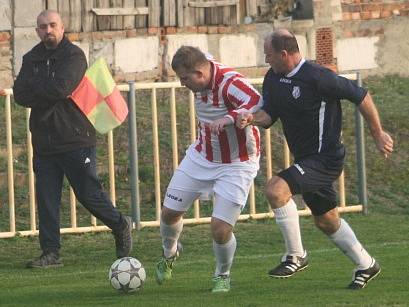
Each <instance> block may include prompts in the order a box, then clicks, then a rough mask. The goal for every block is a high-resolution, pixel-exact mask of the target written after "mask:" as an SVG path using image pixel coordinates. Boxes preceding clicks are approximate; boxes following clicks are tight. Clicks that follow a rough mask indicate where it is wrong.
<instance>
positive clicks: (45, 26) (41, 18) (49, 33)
mask: <svg viewBox="0 0 409 307" xmlns="http://www.w3.org/2000/svg"><path fill="white" fill-rule="evenodd" d="M36 31H37V35H38V37H39V38H40V39H41V41H42V42H43V43H44V45H45V47H46V48H47V49H55V48H57V46H58V44H59V43H60V42H61V40H62V39H63V37H64V25H63V23H62V20H61V16H60V14H58V12H57V11H54V10H44V11H42V12H41V13H40V14H39V15H38V17H37V28H36Z"/></svg>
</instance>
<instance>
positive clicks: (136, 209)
mask: <svg viewBox="0 0 409 307" xmlns="http://www.w3.org/2000/svg"><path fill="white" fill-rule="evenodd" d="M128 85H129V91H128V107H129V113H128V140H129V161H130V164H131V202H132V203H131V206H132V207H131V208H132V219H133V221H134V223H135V224H136V229H140V225H141V216H140V203H139V170H138V137H137V131H136V113H135V110H136V107H135V82H133V81H130V82H128Z"/></svg>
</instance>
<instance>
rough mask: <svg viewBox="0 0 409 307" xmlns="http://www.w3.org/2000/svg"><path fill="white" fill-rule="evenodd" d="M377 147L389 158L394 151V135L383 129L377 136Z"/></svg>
mask: <svg viewBox="0 0 409 307" xmlns="http://www.w3.org/2000/svg"><path fill="white" fill-rule="evenodd" d="M375 142H376V147H377V148H378V150H379V151H380V152H381V153H382V154H383V155H384V157H385V158H388V156H389V155H390V154H392V152H393V139H392V137H391V136H390V135H389V134H388V133H386V132H385V131H382V132H381V133H380V134H379V135H378V136H376V137H375Z"/></svg>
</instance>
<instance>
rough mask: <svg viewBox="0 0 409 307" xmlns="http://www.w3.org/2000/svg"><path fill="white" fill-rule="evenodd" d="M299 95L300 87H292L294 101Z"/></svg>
mask: <svg viewBox="0 0 409 307" xmlns="http://www.w3.org/2000/svg"><path fill="white" fill-rule="evenodd" d="M300 95H301V91H300V87H299V86H294V87H293V97H294V99H297V98H298V97H300Z"/></svg>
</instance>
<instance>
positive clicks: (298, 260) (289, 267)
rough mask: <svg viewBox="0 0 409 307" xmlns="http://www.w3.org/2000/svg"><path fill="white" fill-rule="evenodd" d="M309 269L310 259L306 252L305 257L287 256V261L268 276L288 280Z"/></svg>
mask: <svg viewBox="0 0 409 307" xmlns="http://www.w3.org/2000/svg"><path fill="white" fill-rule="evenodd" d="M307 267H308V257H307V252H304V256H303V257H299V256H287V257H286V259H285V261H283V262H281V263H280V264H279V265H278V266H277V267H275V268H274V269H272V270H271V271H270V272H268V275H269V276H270V277H274V278H287V277H290V276H293V275H294V274H295V273H297V272H299V271H302V270H304V269H305V268H307Z"/></svg>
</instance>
